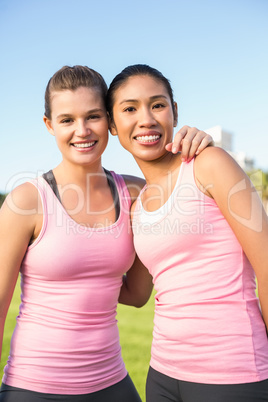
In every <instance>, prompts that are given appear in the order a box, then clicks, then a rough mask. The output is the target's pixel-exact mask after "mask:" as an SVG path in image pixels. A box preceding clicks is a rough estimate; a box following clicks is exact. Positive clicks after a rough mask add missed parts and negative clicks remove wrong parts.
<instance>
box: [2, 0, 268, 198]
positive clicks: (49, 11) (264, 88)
mask: <svg viewBox="0 0 268 402" xmlns="http://www.w3.org/2000/svg"><path fill="white" fill-rule="evenodd" d="M267 21H268V1H267V0H202V1H200V0H187V1H185V0H184V1H181V0H165V1H163V0H162V1H161V0H154V1H153V0H134V1H130V2H129V1H122V0H113V1H110V0H107V1H105V0H98V1H97V0H95V1H91V0H76V1H73V0H72V1H70V0H45V1H44V0H42V1H41V0H23V1H21V0H0V49H1V54H0V58H1V63H0V77H1V80H0V93H1V97H0V115H1V125H0V130H1V132H0V138H1V147H0V191H2V192H6V191H10V189H12V188H13V187H14V186H16V185H17V184H19V183H20V182H21V181H24V180H25V178H27V177H33V176H36V175H38V174H40V173H43V172H44V171H47V170H49V169H50V168H53V167H55V166H56V165H57V164H58V163H59V162H60V160H61V155H60V154H59V151H58V150H57V147H56V143H55V141H54V138H53V137H52V136H51V135H50V134H49V133H48V132H47V131H46V128H45V125H44V123H43V121H42V117H43V112H44V91H45V87H46V84H47V81H48V79H49V78H50V77H51V76H52V75H53V74H54V72H55V71H56V70H58V69H59V68H61V67H62V66H63V65H66V64H68V65H74V64H82V65H88V66H90V67H92V68H94V69H95V70H97V71H99V72H100V73H101V74H102V75H103V76H104V78H105V80H106V82H107V84H109V83H110V82H111V80H112V78H113V77H114V76H115V75H116V74H117V73H118V72H119V71H121V70H122V69H123V68H124V67H125V66H127V65H129V64H134V63H146V64H150V65H151V66H153V67H156V68H158V69H159V70H160V71H162V72H163V73H164V74H165V75H166V76H167V77H168V78H169V79H170V80H171V83H172V86H173V90H174V93H175V100H176V101H177V102H178V105H179V124H178V127H181V126H182V125H184V124H188V125H193V126H197V127H199V128H201V129H203V130H204V129H206V128H209V127H212V126H215V125H221V126H222V127H223V129H225V130H226V131H230V132H232V133H233V135H234V150H235V151H245V152H246V153H247V154H248V155H249V156H251V157H253V158H254V159H255V161H256V167H257V168H263V169H265V170H267V171H268V51H267V49H268V23H267ZM103 165H104V166H105V167H107V168H108V169H111V170H115V171H116V172H118V173H129V174H136V175H141V173H140V171H139V169H138V168H137V167H136V165H135V162H134V160H133V159H132V157H131V155H130V154H128V153H127V152H126V151H124V150H122V149H121V148H120V145H119V143H118V140H117V138H114V137H111V138H110V142H109V145H108V148H107V149H106V151H105V154H104V158H103Z"/></svg>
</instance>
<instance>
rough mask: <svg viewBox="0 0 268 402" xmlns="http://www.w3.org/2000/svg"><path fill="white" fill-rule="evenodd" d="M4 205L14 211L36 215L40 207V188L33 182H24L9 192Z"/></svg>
mask: <svg viewBox="0 0 268 402" xmlns="http://www.w3.org/2000/svg"><path fill="white" fill-rule="evenodd" d="M4 205H5V208H9V209H10V210H11V211H12V212H14V213H18V214H20V212H23V211H24V212H25V213H27V214H28V215H34V214H36V213H37V212H38V208H39V207H40V202H39V195H38V190H37V188H36V187H35V186H34V185H33V184H31V183H23V184H21V185H20V186H18V187H16V188H15V189H14V190H12V191H11V192H10V193H9V194H8V196H7V197H6V200H5V203H4Z"/></svg>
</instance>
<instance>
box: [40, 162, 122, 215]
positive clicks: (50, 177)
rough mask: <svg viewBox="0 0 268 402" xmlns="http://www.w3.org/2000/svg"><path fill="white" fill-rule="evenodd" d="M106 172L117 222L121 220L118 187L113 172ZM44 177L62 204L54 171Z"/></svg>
mask: <svg viewBox="0 0 268 402" xmlns="http://www.w3.org/2000/svg"><path fill="white" fill-rule="evenodd" d="M104 172H105V174H106V177H107V181H108V184H109V187H110V190H111V193H112V197H113V200H114V206H115V213H116V220H117V219H118V218H119V214H120V201H119V195H118V191H117V187H116V184H115V181H114V178H113V176H112V174H111V172H109V170H106V169H104ZM42 177H43V178H44V179H45V180H46V182H47V183H48V184H49V186H50V187H51V188H52V190H53V192H54V194H55V196H56V197H57V198H58V200H59V202H60V203H61V198H60V194H59V190H58V186H57V182H56V179H55V176H54V174H53V171H52V170H49V171H48V172H47V173H44V174H43V175H42Z"/></svg>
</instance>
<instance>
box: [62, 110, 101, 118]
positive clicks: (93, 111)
mask: <svg viewBox="0 0 268 402" xmlns="http://www.w3.org/2000/svg"><path fill="white" fill-rule="evenodd" d="M99 112H103V109H101V108H95V109H90V110H88V111H87V112H85V114H90V113H99ZM66 117H72V113H62V114H59V115H58V116H57V117H56V118H57V119H62V118H66Z"/></svg>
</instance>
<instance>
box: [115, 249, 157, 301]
mask: <svg viewBox="0 0 268 402" xmlns="http://www.w3.org/2000/svg"><path fill="white" fill-rule="evenodd" d="M152 289H153V282H152V276H151V275H150V274H149V271H148V270H147V268H146V267H145V266H144V265H143V263H142V262H141V261H140V259H139V258H138V256H136V258H135V261H134V263H133V265H132V267H131V268H130V269H129V271H128V272H127V273H126V274H125V275H124V277H123V284H122V287H121V291H120V295H119V300H118V301H119V303H121V304H126V305H128V306H135V307H142V306H144V305H145V304H146V303H147V301H148V300H149V298H150V296H151V293H152Z"/></svg>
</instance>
